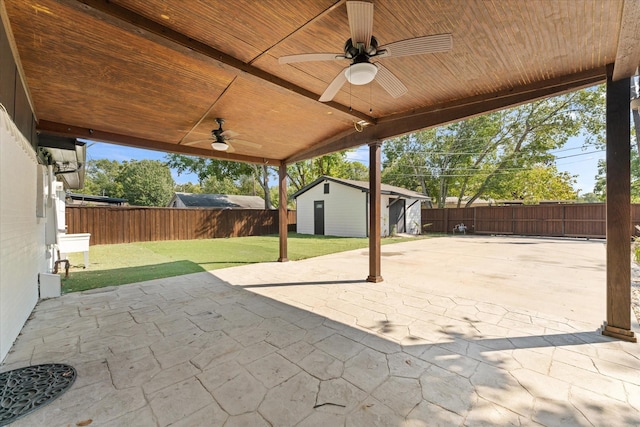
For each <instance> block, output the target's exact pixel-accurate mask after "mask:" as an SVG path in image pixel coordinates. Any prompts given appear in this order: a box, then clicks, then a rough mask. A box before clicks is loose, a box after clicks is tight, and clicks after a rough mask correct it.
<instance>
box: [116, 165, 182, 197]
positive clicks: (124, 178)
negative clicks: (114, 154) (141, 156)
mask: <svg viewBox="0 0 640 427" xmlns="http://www.w3.org/2000/svg"><path fill="white" fill-rule="evenodd" d="M118 182H119V183H120V184H121V185H122V189H123V196H124V198H126V199H127V200H128V201H129V203H130V204H132V205H138V206H166V205H167V203H169V200H171V196H172V194H173V189H174V186H175V182H174V181H173V178H172V177H171V170H170V169H169V167H168V166H167V165H166V163H163V162H160V161H158V160H140V161H136V160H132V161H130V162H124V163H123V164H122V169H121V171H120V173H119V175H118Z"/></svg>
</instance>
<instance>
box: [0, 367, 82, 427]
mask: <svg viewBox="0 0 640 427" xmlns="http://www.w3.org/2000/svg"><path fill="white" fill-rule="evenodd" d="M76 375H77V374H76V370H75V369H74V368H73V367H72V366H69V365H63V364H60V363H49V364H45V365H35V366H27V367H26V368H20V369H14V370H13V371H7V372H1V373H0V426H4V425H7V424H9V423H10V422H13V421H15V420H17V419H18V418H20V417H23V416H25V415H27V414H28V413H30V412H33V411H35V410H36V409H38V408H40V407H42V406H44V405H46V404H47V403H49V402H51V401H52V400H54V399H56V398H57V397H58V396H60V395H62V394H63V393H64V392H65V391H67V390H68V389H69V387H71V385H72V384H73V382H74V381H75V380H76Z"/></svg>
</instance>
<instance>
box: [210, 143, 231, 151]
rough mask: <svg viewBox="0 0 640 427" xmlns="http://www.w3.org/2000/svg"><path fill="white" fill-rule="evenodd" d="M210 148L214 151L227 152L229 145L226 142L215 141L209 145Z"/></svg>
mask: <svg viewBox="0 0 640 427" xmlns="http://www.w3.org/2000/svg"><path fill="white" fill-rule="evenodd" d="M211 147H212V148H213V149H214V150H216V151H227V150H228V149H229V144H227V143H226V142H220V141H216V142H214V143H212V144H211Z"/></svg>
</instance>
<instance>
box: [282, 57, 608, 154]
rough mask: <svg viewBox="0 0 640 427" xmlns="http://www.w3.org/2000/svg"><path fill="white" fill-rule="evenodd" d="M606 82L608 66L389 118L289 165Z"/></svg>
mask: <svg viewBox="0 0 640 427" xmlns="http://www.w3.org/2000/svg"><path fill="white" fill-rule="evenodd" d="M605 80H606V67H600V68H598V69H596V70H589V71H586V72H583V73H579V74H576V75H571V76H564V77H561V78H555V79H551V80H548V81H544V82H536V83H532V84H530V85H525V86H521V87H518V88H513V89H509V90H505V91H502V92H499V93H491V94H487V95H480V96H475V97H471V98H468V99H465V100H458V101H453V102H447V103H443V104H441V105H437V106H434V107H430V108H426V109H421V110H415V111H412V112H407V113H403V114H399V115H396V116H390V117H385V118H384V119H383V120H380V121H379V122H378V124H377V125H376V126H370V127H365V128H364V129H363V130H362V131H361V132H357V131H355V130H351V131H346V132H343V133H341V134H339V135H336V136H334V137H332V138H330V139H328V140H326V141H324V142H323V143H321V144H317V145H315V146H314V147H312V148H310V149H307V150H303V151H300V152H298V153H296V154H295V155H293V156H291V157H289V158H287V159H286V160H285V162H286V163H294V162H297V161H300V160H304V159H308V158H313V157H318V156H322V155H324V154H328V153H332V152H336V151H341V150H346V149H350V148H354V147H358V146H360V145H364V144H369V143H371V142H373V141H381V140H384V139H388V138H392V137H395V136H399V135H403V134H406V133H409V132H414V131H417V130H421V129H427V128H430V127H434V126H440V125H443V124H447V123H451V122H455V121H458V120H463V119H467V118H470V117H475V116H478V115H481V114H486V113H490V112H493V111H498V110H501V109H504V108H508V107H513V106H517V105H521V104H525V103H527V102H532V101H535V100H537V99H542V98H546V97H549V96H554V95H560V94H562V93H567V92H570V91H573V90H578V89H582V88H585V87H590V86H593V85H596V84H599V83H603V82H604V81H605Z"/></svg>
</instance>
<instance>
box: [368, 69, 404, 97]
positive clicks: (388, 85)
mask: <svg viewBox="0 0 640 427" xmlns="http://www.w3.org/2000/svg"><path fill="white" fill-rule="evenodd" d="M374 65H375V66H376V67H378V73H377V74H376V79H375V80H376V81H377V82H378V84H379V85H380V86H382V88H383V89H384V90H386V91H387V92H389V95H391V96H393V97H394V98H399V97H401V96H402V95H404V94H405V93H407V92H408V89H407V87H406V86H405V85H404V84H403V83H402V82H401V81H400V79H399V78H397V77H396V75H395V74H393V73H392V72H391V71H389V69H388V68H387V67H385V66H384V65H382V64H380V63H379V62H376V63H375V64H374Z"/></svg>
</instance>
